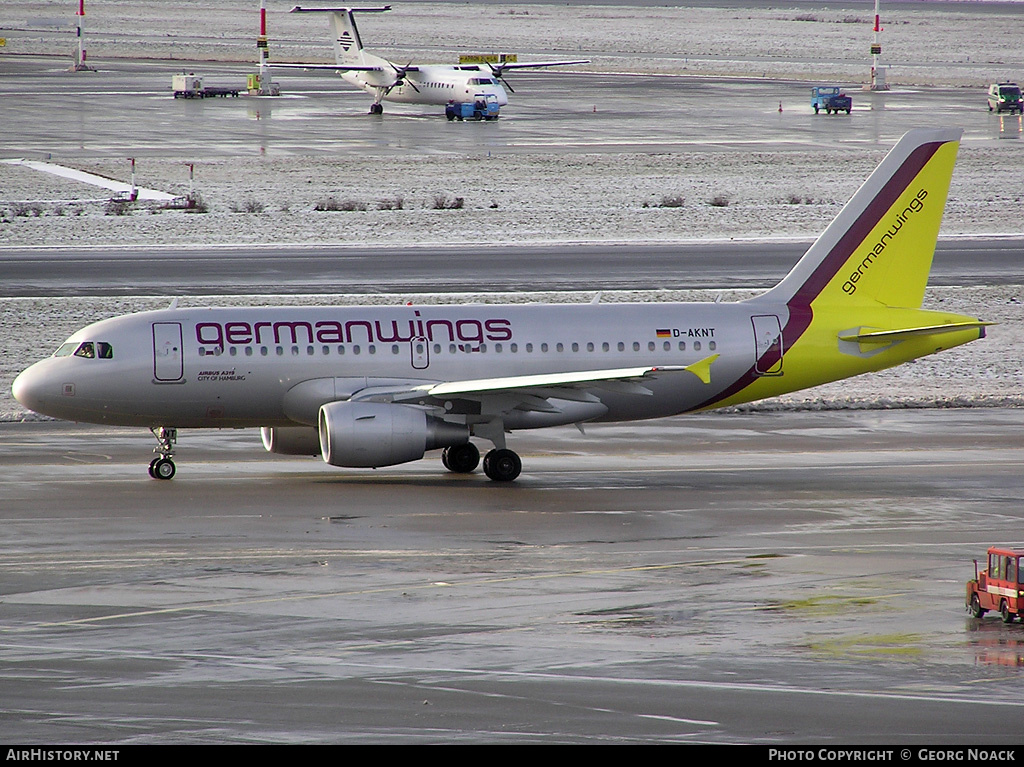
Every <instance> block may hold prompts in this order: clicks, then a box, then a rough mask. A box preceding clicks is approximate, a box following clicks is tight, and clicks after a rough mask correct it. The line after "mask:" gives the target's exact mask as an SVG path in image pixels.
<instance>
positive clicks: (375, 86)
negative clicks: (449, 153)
mask: <svg viewBox="0 0 1024 767" xmlns="http://www.w3.org/2000/svg"><path fill="white" fill-rule="evenodd" d="M390 10H391V6H390V5H386V6H383V7H379V8H303V7H302V6H298V5H297V6H295V7H294V8H292V10H291V12H292V13H328V14H330V24H331V34H332V36H333V39H334V62H335V63H334V64H273V65H272V66H273V67H274V68H278V69H280V68H286V69H329V70H334V71H336V72H339V73H340V74H341V76H342V77H343V78H344V79H345V80H346V81H347V82H350V83H352V85H355V86H356V87H357V88H362V89H363V90H365V91H366V92H367V93H369V94H371V95H372V96H373V103H372V104H371V105H370V114H381V113H382V112H383V111H384V107H383V105H382V104H381V102H382V101H393V102H396V103H400V104H428V105H437V106H442V107H443V106H445V105H447V104H448V103H449V102H451V101H454V102H455V103H457V104H461V103H465V102H472V101H473V100H474V99H475V98H476V97H477V96H479V95H483V96H485V97H486V96H488V95H494V96H495V97H496V98H497V100H498V105H499V106H505V105H506V104H508V93H506V91H505V87H503V85H502V84H503V83H504V85H505V86H507V87H508V90H509V91H512V92H513V93H514V92H515V91H514V90H513V89H512V87H511V86H509V85H508V83H507V82H505V81H504V79H503V77H504V74H505V71H506V70H513V69H526V68H534V69H536V68H540V67H559V66H570V65H573V64H588V63H590V62H589V59H577V60H573V61H534V62H524V63H519V62H504V61H499V62H497V63H490V62H485V63H482V64H458V65H450V64H416V65H414V64H413V63H412V62H411V61H410V62H408V63H406V64H404V65H403V64H397V63H395V62H393V61H388V60H387V59H385V58H383V57H381V56H377V55H375V54H373V53H370V52H369V51H367V50H366V49H365V48H363V42H362V40H361V39H360V37H359V30H358V29H357V28H356V21H355V17H354V15H353V14H355V13H383V12H385V11H390Z"/></svg>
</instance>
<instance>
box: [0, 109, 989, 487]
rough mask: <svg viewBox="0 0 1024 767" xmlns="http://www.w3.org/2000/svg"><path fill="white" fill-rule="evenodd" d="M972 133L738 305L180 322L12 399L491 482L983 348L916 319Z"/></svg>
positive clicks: (19, 383)
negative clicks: (592, 440)
mask: <svg viewBox="0 0 1024 767" xmlns="http://www.w3.org/2000/svg"><path fill="white" fill-rule="evenodd" d="M960 133H961V132H960V131H959V130H955V129H926V130H915V131H911V132H910V133H908V134H907V135H905V136H904V137H903V138H902V139H901V140H900V141H899V143H898V144H897V145H896V146H895V147H894V148H893V149H892V150H891V151H890V152H889V154H888V155H887V156H886V157H885V159H884V160H883V161H882V162H881V164H880V165H879V166H878V168H876V169H875V171H874V172H873V173H872V174H871V176H870V177H869V178H868V180H867V181H866V182H865V183H864V184H863V185H862V186H861V188H860V189H859V190H858V191H857V193H856V194H855V195H854V196H853V198H852V199H851V200H850V202H849V203H847V204H846V206H845V207H844V208H843V210H842V211H841V212H840V213H839V215H838V216H837V217H836V219H835V220H834V221H833V222H832V223H831V224H830V225H829V226H828V228H827V229H826V230H825V231H824V233H822V234H821V236H819V237H818V239H817V240H816V241H815V242H814V244H813V245H811V247H810V249H808V251H807V252H806V253H805V254H804V256H803V257H802V258H801V259H800V261H799V262H798V263H797V264H796V266H795V267H794V268H793V270H792V271H791V272H790V273H789V274H788V275H787V276H786V277H785V278H784V279H783V280H782V281H781V282H780V283H779V284H778V285H776V286H775V287H774V288H772V289H770V290H768V291H767V292H766V293H764V294H762V295H760V296H757V297H755V298H751V299H748V300H745V301H740V302H736V303H651V304H635V303H634V304H601V303H594V302H592V303H589V304H571V305H564V304H558V305H512V306H493V305H461V306H417V307H413V306H395V307H337V306H335V307H331V306H325V307H314V308H311V307H278V308H262V307H249V308H218V309H209V308H205V309H204V308H170V309H165V310H160V311H151V312H143V313H139V314H131V315H126V316H122V317H116V318H113V319H107V320H103V321H101V322H97V323H95V324H92V325H89V326H88V327H86V328H83V329H82V330H80V331H78V332H77V333H75V334H73V335H72V336H71V337H70V338H69V339H68V340H67V341H66V342H65V343H64V344H62V345H61V346H60V348H59V349H58V350H57V351H56V353H55V354H54V355H53V356H52V357H50V358H48V359H45V360H43V361H41V362H37V363H36V364H35V365H33V366H32V367H30V368H29V369H28V370H26V371H25V372H23V373H22V374H21V375H19V376H18V378H17V379H16V380H15V382H14V387H13V388H14V395H15V397H16V398H17V399H18V401H19V402H21V403H22V404H23V405H24V406H25V407H27V408H30V409H31V410H34V411H36V412H39V413H43V414H46V415H50V416H53V417H55V418H62V419H67V420H71V421H84V422H90V423H97V424H115V425H122V426H140V427H148V428H150V429H151V430H152V431H153V433H154V434H155V435H156V437H157V441H158V446H157V448H156V450H155V452H156V453H157V454H158V455H157V457H156V458H154V459H153V462H152V463H151V464H150V474H151V476H153V477H156V478H159V479H169V478H171V477H172V476H173V475H174V473H175V466H174V463H173V462H172V460H171V455H172V452H173V449H174V444H175V440H176V437H177V430H178V429H179V428H242V427H257V426H259V427H262V430H263V442H264V445H265V446H266V448H267V449H268V450H270V451H271V452H275V453H284V454H295V455H299V454H306V455H321V456H322V457H323V459H324V461H326V462H327V463H329V464H332V465H334V466H345V467H354V468H361V467H379V466H390V465H394V464H401V463H405V462H408V461H415V460H418V459H420V458H422V457H423V456H424V454H425V453H426V452H427V451H430V450H437V449H440V450H442V451H443V452H442V462H443V463H444V465H445V467H446V468H447V469H449V470H450V471H453V472H472V471H473V470H475V469H476V467H477V465H478V464H479V462H480V453H479V450H478V448H477V447H476V446H475V445H474V443H473V441H472V440H473V439H477V440H483V441H485V442H489V443H492V444H493V446H494V448H493V449H492V450H490V451H489V452H488V453H487V454H486V456H485V457H484V460H483V467H484V472H485V473H486V475H487V476H488V477H490V478H491V479H493V480H496V481H499V482H507V481H511V480H514V479H515V478H516V477H517V476H519V473H520V471H521V468H522V463H521V461H520V458H519V456H518V455H517V454H516V453H515V452H514V451H512V450H510V449H509V448H508V447H507V444H506V435H507V434H509V433H512V432H515V431H517V430H520V429H536V428H541V427H545V426H558V425H566V424H582V423H584V422H597V421H632V420H638V419H647V418H660V417H664V416H672V415H678V414H681V413H691V412H696V411H703V410H709V409H713V408H718V407H723V406H729V405H736V404H738V403H742V402H750V401H753V400H759V399H763V398H765V397H772V396H775V395H779V394H783V393H785V392H791V391H795V390H798V389H805V388H807V387H810V386H816V385H818V384H822V383H826V382H829V381H836V380H839V379H842V378H847V377H850V376H854V375H858V374H860V373H865V372H868V371H875V370H881V369H883V368H888V367H891V366H893V365H898V364H900V363H902V362H906V361H908V360H912V359H916V358H918V357H922V356H925V355H928V354H933V353H935V352H939V351H942V350H944V349H949V348H951V347H954V346H958V345H960V344H964V343H967V342H968V341H974V340H975V339H978V338H982V337H984V335H985V326H986V325H987V324H989V323H986V322H983V321H981V320H978V319H975V318H973V317H965V316H960V315H956V314H950V313H948V312H936V311H926V310H923V309H921V303H922V299H923V297H924V292H925V286H926V283H927V281H928V273H929V270H930V268H931V262H932V257H933V255H934V251H935V243H936V239H937V237H938V231H939V224H940V221H941V218H942V212H943V208H944V207H945V202H946V196H947V192H948V189H949V183H950V178H951V176H952V173H953V166H954V163H955V161H956V154H957V150H958V147H959V141H960Z"/></svg>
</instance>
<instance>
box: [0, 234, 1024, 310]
mask: <svg viewBox="0 0 1024 767" xmlns="http://www.w3.org/2000/svg"><path fill="white" fill-rule="evenodd" d="M810 244H811V243H810V242H809V241H761V242H755V241H748V242H742V241H739V242H737V241H707V242H700V243H678V244H671V245H654V244H649V243H640V244H635V245H627V244H621V245H586V244H576V245H560V246H545V245H535V246H486V245H476V246H471V247H460V248H454V247H451V246H442V247H436V246H435V247H389V248H381V247H360V246H282V245H274V246H255V247H254V246H239V247H194V248H181V247H167V248H157V249H153V248H145V247H138V246H135V247H118V246H109V247H108V246H102V247H90V248H82V247H70V248H7V249H3V250H0V259H2V260H0V266H2V273H3V277H4V279H3V281H2V282H0V297H2V298H14V297H19V296H68V295H75V296H117V295H137V294H138V293H139V286H141V285H145V286H146V287H147V289H148V290H149V291H150V292H156V291H159V292H160V293H161V294H162V295H192V296H195V295H242V294H255V293H274V294H282V293H284V294H287V293H322V292H325V291H328V292H330V291H338V290H341V291H343V292H346V293H381V292H394V293H402V292H433V291H436V290H437V287H438V285H439V284H440V283H443V284H444V285H445V288H446V291H447V292H456V293H464V292H476V291H482V290H486V291H499V292H501V291H544V290H656V289H667V290H688V289H699V288H703V289H729V288H768V287H771V286H772V285H774V284H775V283H777V282H778V281H779V280H780V279H782V277H784V276H785V275H786V274H787V273H788V272H789V270H790V269H791V268H792V267H793V265H794V264H796V262H797V261H798V260H799V259H800V256H802V255H803V253H804V252H805V251H806V250H807V248H808V247H809V246H810ZM1022 283H1024V239H1021V238H1015V237H1007V238H1001V239H980V238H954V239H949V240H945V241H940V242H939V245H938V247H937V249H936V253H935V261H934V264H933V267H932V272H931V277H930V279H929V284H931V285H933V286H940V285H945V286H968V285H1019V284H1022Z"/></svg>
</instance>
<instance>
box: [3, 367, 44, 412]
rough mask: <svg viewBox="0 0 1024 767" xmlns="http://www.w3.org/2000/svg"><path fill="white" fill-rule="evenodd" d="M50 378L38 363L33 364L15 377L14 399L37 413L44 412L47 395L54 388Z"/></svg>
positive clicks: (12, 388)
mask: <svg viewBox="0 0 1024 767" xmlns="http://www.w3.org/2000/svg"><path fill="white" fill-rule="evenodd" d="M49 378H50V377H49V376H48V375H47V374H46V371H45V370H42V369H41V367H40V365H39V364H38V363H37V364H35V365H33V366H32V367H30V368H29V369H28V370H25V371H23V372H22V373H21V374H20V375H18V377H17V378H15V379H14V383H13V384H12V385H11V392H12V393H13V394H14V399H16V400H18V402H20V403H21V404H22V405H24V406H25V407H27V408H28V409H29V410H34V411H35V412H37V413H41V412H44V409H45V407H46V405H45V403H46V399H47V395H48V394H50V393H51V392H50V391H49V390H50V389H51V388H53V385H52V384H51V383H50V380H49Z"/></svg>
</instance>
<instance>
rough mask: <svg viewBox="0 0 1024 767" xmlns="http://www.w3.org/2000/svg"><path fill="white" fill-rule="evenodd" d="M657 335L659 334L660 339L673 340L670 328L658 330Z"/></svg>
mask: <svg viewBox="0 0 1024 767" xmlns="http://www.w3.org/2000/svg"><path fill="white" fill-rule="evenodd" d="M655 333H657V334H658V338H671V337H672V331H671V330H670V329H669V328H658V329H657V330H656V331H655Z"/></svg>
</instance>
